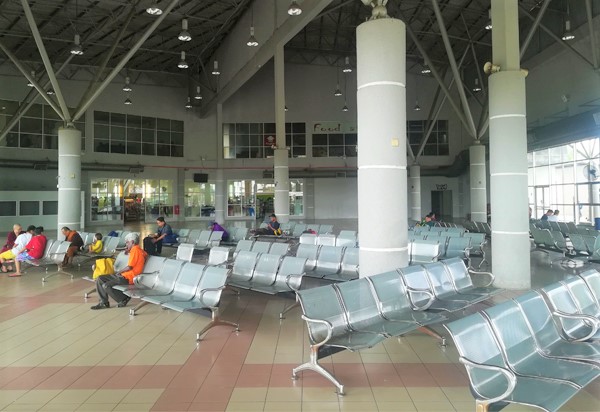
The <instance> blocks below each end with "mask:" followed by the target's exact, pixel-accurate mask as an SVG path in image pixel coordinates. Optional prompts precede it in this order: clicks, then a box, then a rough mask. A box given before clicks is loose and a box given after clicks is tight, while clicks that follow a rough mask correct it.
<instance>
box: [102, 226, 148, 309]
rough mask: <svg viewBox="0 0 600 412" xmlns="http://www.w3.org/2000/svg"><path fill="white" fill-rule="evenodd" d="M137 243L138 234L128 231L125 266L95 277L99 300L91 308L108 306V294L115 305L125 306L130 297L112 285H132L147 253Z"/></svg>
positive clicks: (142, 266) (144, 261) (144, 262)
mask: <svg viewBox="0 0 600 412" xmlns="http://www.w3.org/2000/svg"><path fill="white" fill-rule="evenodd" d="M139 243H140V236H139V235H138V234H137V233H130V234H128V235H127V236H125V248H126V249H125V254H128V255H129V259H128V261H127V266H125V267H124V268H123V269H121V270H120V271H118V272H117V273H115V274H113V275H104V276H98V278H97V279H96V291H98V296H99V297H100V302H99V303H98V304H97V305H94V306H92V308H91V309H92V310H98V309H108V308H110V303H109V301H108V297H109V296H110V297H111V298H113V300H114V301H115V302H117V307H119V308H122V307H125V306H127V303H128V302H129V300H130V299H131V298H130V297H129V296H127V295H125V294H124V293H123V292H121V291H120V290H117V289H113V286H116V285H133V283H134V279H135V277H136V276H138V275H139V274H140V273H142V270H144V265H145V264H146V258H147V257H148V254H147V253H146V252H145V251H144V250H142V248H141V247H140V245H139Z"/></svg>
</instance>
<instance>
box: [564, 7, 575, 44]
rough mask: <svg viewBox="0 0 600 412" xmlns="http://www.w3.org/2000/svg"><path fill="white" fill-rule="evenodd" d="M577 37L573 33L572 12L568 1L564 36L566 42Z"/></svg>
mask: <svg viewBox="0 0 600 412" xmlns="http://www.w3.org/2000/svg"><path fill="white" fill-rule="evenodd" d="M574 38H575V35H574V34H573V33H571V10H570V9H569V1H568V0H567V19H566V20H565V32H564V33H563V35H562V39H563V40H564V41H569V40H573V39H574Z"/></svg>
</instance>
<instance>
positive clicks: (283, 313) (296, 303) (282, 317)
mask: <svg viewBox="0 0 600 412" xmlns="http://www.w3.org/2000/svg"><path fill="white" fill-rule="evenodd" d="M299 305H300V303H298V302H294V303H293V304H291V305H290V306H288V307H287V308H285V309H283V312H281V313H280V314H279V319H285V316H283V315H285V314H286V313H288V312H289V311H290V310H292V309H294V308H295V307H297V306H299Z"/></svg>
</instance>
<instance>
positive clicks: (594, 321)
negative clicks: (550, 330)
mask: <svg viewBox="0 0 600 412" xmlns="http://www.w3.org/2000/svg"><path fill="white" fill-rule="evenodd" d="M552 314H553V315H555V316H558V317H561V318H565V319H575V320H580V321H581V322H582V323H584V324H585V325H587V326H588V327H590V328H591V330H590V332H589V333H588V334H587V335H585V336H583V337H581V338H576V337H574V336H571V335H569V333H568V332H567V331H566V330H564V329H563V333H564V334H565V335H566V336H567V337H568V338H570V340H573V341H575V342H583V341H586V340H588V339H590V338H591V337H592V336H594V335H595V334H596V332H597V331H598V329H599V328H600V319H598V318H595V317H594V316H591V315H584V314H581V313H565V312H561V311H560V310H555V311H553V312H552Z"/></svg>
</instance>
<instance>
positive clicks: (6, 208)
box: [0, 201, 17, 216]
mask: <svg viewBox="0 0 600 412" xmlns="http://www.w3.org/2000/svg"><path fill="white" fill-rule="evenodd" d="M16 215H17V202H14V201H0V216H16Z"/></svg>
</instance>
